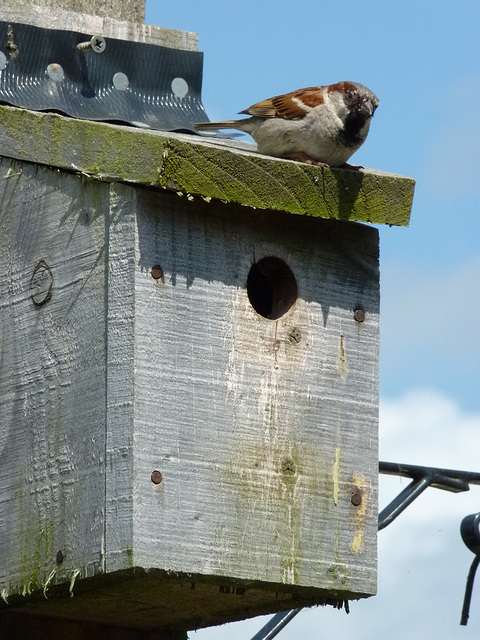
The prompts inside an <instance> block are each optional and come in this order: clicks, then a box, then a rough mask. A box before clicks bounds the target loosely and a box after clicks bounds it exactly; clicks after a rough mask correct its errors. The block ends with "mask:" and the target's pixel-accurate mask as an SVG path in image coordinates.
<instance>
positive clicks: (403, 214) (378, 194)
mask: <svg viewBox="0 0 480 640" xmlns="http://www.w3.org/2000/svg"><path fill="white" fill-rule="evenodd" d="M0 120H1V124H0V143H1V148H2V153H3V154H4V155H5V156H9V157H12V158H17V159H21V160H28V161H33V162H37V163H40V164H46V165H50V166H54V167H59V168H64V169H69V170H74V171H79V172H83V173H86V174H88V175H92V176H95V177H98V178H100V179H104V180H115V181H123V182H130V183H134V184H139V185H148V186H155V187H160V188H163V189H167V190H172V191H175V192H177V193H179V194H181V195H184V196H186V197H187V198H188V197H194V196H200V197H202V198H205V199H207V200H210V199H212V198H213V199H218V200H221V201H223V202H230V203H238V204H242V205H244V206H247V207H253V208H261V209H272V210H275V211H286V212H288V213H292V214H298V215H305V216H313V217H320V218H335V219H339V220H348V221H360V222H362V221H363V222H372V223H379V224H388V225H408V222H409V217H410V211H411V206H412V200H413V191H414V184H415V182H414V180H412V179H411V178H405V177H402V176H396V175H393V174H386V173H384V172H380V171H373V170H367V169H366V170H364V171H358V172H356V171H345V170H342V169H325V170H323V171H322V170H321V169H319V168H318V167H313V166H309V165H306V164H302V163H298V162H292V161H289V160H279V159H276V158H269V157H266V156H262V155H259V154H257V153H256V152H255V151H254V146H249V145H245V144H238V143H235V142H231V141H230V142H228V141H223V142H222V141H220V140H217V141H213V140H212V139H208V140H207V139H205V138H202V137H200V136H194V135H187V134H174V133H164V132H159V131H145V130H140V129H134V128H131V127H121V126H113V125H109V124H104V123H97V122H88V121H83V120H74V119H71V118H65V117H63V116H60V115H56V114H47V113H35V112H29V111H26V110H22V109H16V108H14V107H7V106H1V107H0ZM247 149H248V150H247Z"/></svg>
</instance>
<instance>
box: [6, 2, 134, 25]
mask: <svg viewBox="0 0 480 640" xmlns="http://www.w3.org/2000/svg"><path fill="white" fill-rule="evenodd" d="M35 6H43V7H45V8H46V9H48V11H49V12H50V13H52V14H55V12H57V11H59V10H60V11H67V12H73V13H87V14H91V15H96V16H99V17H103V18H105V17H109V18H116V19H117V20H130V21H131V22H145V0H44V1H43V2H38V0H37V1H35V0H8V2H7V0H1V1H0V9H1V13H2V20H10V19H11V18H10V16H9V17H3V16H4V15H5V13H4V12H5V11H11V12H13V11H17V12H19V13H20V12H24V13H25V14H27V13H28V12H29V11H30V10H31V9H32V8H33V7H35ZM7 15H8V14H7ZM52 17H53V16H52ZM38 26H41V25H38Z"/></svg>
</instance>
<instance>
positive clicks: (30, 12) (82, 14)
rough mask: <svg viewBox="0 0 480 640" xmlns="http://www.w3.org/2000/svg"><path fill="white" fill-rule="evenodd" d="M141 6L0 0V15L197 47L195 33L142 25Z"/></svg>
mask: <svg viewBox="0 0 480 640" xmlns="http://www.w3.org/2000/svg"><path fill="white" fill-rule="evenodd" d="M117 5H118V8H117ZM144 6H145V2H143V1H139V0H136V1H135V2H131V1H130V0H122V1H121V2H116V1H115V2H114V1H113V0H110V1H109V2H105V1H102V2H99V1H97V2H91V1H87V0H82V1H81V2H80V1H78V2H77V0H70V1H68V2H67V1H64V0H62V1H59V0H48V1H46V2H42V3H34V2H32V1H31V0H0V10H1V12H0V16H1V19H2V20H4V21H8V22H12V23H15V22H22V23H24V24H32V25H35V26H36V27H43V28H46V29H62V30H67V31H80V32H82V33H86V34H91V35H94V34H96V35H102V36H105V37H107V38H119V39H120V40H134V41H136V42H146V43H149V44H157V45H162V46H164V47H172V48H174V49H186V50H187V51H196V50H197V47H198V36H197V34H196V33H192V32H189V31H180V30H178V29H166V28H164V27H157V26H153V25H145V24H144V20H145V11H144ZM93 14H95V15H93Z"/></svg>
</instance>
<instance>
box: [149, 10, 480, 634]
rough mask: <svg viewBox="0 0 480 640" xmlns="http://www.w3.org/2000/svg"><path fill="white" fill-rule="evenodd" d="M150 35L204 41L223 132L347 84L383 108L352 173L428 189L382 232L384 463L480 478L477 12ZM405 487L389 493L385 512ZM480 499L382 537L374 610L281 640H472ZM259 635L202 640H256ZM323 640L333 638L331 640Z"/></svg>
mask: <svg viewBox="0 0 480 640" xmlns="http://www.w3.org/2000/svg"><path fill="white" fill-rule="evenodd" d="M146 22H147V24H155V25H158V26H163V27H169V28H175V29H182V30H187V31H195V32H197V33H198V34H199V49H200V50H201V51H203V52H204V55H205V59H204V82H203V103H204V106H205V109H206V111H207V113H208V115H209V117H210V119H212V120H217V119H228V118H232V117H234V116H235V114H236V113H237V112H238V111H240V110H241V109H244V108H246V107H248V106H249V105H251V104H253V103H254V102H257V101H258V100H261V99H263V98H267V97H270V96H272V95H276V94H279V93H284V92H286V91H291V90H293V89H297V88H300V87H304V86H310V85H315V84H329V83H332V82H337V81H339V80H353V81H357V82H361V83H362V84H365V85H366V86H368V87H369V88H370V89H372V90H373V91H374V92H375V93H376V94H377V95H378V97H379V98H380V106H379V108H378V110H377V112H376V114H375V118H374V121H373V123H372V126H371V129H370V134H369V138H368V140H367V142H366V143H365V145H364V146H363V147H362V148H361V149H360V151H359V152H357V154H356V155H355V156H354V157H353V159H352V161H353V162H355V163H357V164H361V165H364V166H368V167H372V168H375V169H381V170H384V171H391V172H393V173H399V174H403V175H407V176H410V177H412V178H415V179H416V180H417V186H416V193H415V199H414V205H413V211H412V219H411V225H410V227H409V228H406V229H404V228H382V229H381V231H380V234H381V236H380V242H381V245H380V246H381V287H382V289H381V292H382V307H381V370H380V379H381V396H382V412H381V432H380V438H381V456H382V458H383V459H390V460H401V461H403V462H415V463H425V464H432V465H437V466H447V467H452V468H471V469H472V470H480V465H479V464H478V460H479V458H480V455H479V454H480V383H479V379H480V376H479V371H478V364H477V363H478V361H479V360H480V339H479V334H480V330H479V326H480V247H479V239H480V211H479V209H480V205H479V202H480V168H479V167H480V163H479V158H480V153H479V149H480V122H479V116H478V113H479V87H480V44H479V36H478V31H479V27H480V3H479V2H478V0H475V1H473V0H470V1H468V0H459V1H458V2H445V1H444V0H438V1H437V2H433V1H431V0H422V2H418V1H415V2H414V1H411V0H403V1H402V2H397V3H388V2H384V1H381V2H380V1H376V0H375V1H368V0H367V2H363V3H361V2H353V1H351V0H342V2H331V1H330V2H323V1H321V0H315V1H312V0H303V1H302V2H298V3H292V2H285V0H277V1H276V2H272V1H271V0H263V2H257V1H256V2H253V1H251V0H244V2H243V3H241V4H238V3H229V2H225V1H224V2H219V1H218V0H205V1H204V2H198V1H196V2H192V1H188V0H176V2H171V3H163V2H162V3H160V2H153V1H147V3H146ZM403 486H404V482H401V481H399V480H394V481H393V484H392V482H389V483H388V486H387V484H386V483H385V482H384V481H382V497H381V500H383V501H385V500H386V499H387V495H389V492H390V493H391V492H393V493H395V492H398V491H399V490H400V489H401V488H402V487H403ZM479 509H480V487H478V488H473V489H472V490H471V491H470V492H469V493H467V494H464V495H461V496H458V495H455V496H452V495H450V494H445V493H443V492H439V491H435V490H430V491H429V492H427V494H425V495H424V496H422V497H421V498H420V499H419V500H418V501H417V503H416V504H415V505H414V506H413V507H410V508H409V510H407V512H406V513H405V514H404V515H403V516H401V518H399V520H398V521H396V522H395V523H394V524H392V525H391V526H390V527H389V528H388V529H386V530H385V531H382V533H381V534H380V535H379V543H380V550H379V595H378V596H377V597H375V598H372V599H370V600H369V601H367V602H362V603H358V604H356V605H353V607H352V613H351V614H350V616H345V615H344V614H341V613H340V612H338V611H332V612H330V611H328V610H321V609H314V610H312V611H309V612H307V613H302V614H301V615H299V616H297V618H296V619H295V620H294V621H293V622H292V623H291V624H290V625H288V627H286V629H285V630H284V631H283V632H282V633H281V634H280V635H279V638H281V639H282V640H289V639H292V640H293V639H294V638H295V639H297V638H305V640H308V639H309V638H312V639H313V638H324V637H325V638H329V637H332V635H333V634H335V638H336V640H342V638H349V640H350V639H352V640H364V639H365V640H366V639H367V638H368V639H369V640H372V639H374V638H377V637H378V638H379V637H383V636H384V634H385V632H386V629H387V628H390V631H389V637H390V640H397V639H400V638H404V637H407V636H408V637H409V638H411V639H416V638H419V639H420V638H421V639H422V640H428V639H429V638H435V639H436V640H442V639H444V640H447V639H448V640H456V639H457V638H462V640H469V639H470V638H472V639H473V638H478V636H479V633H480V579H479V585H477V589H476V592H475V593H476V595H475V594H474V601H473V604H472V612H471V618H470V622H469V624H468V626H467V627H466V628H462V627H460V626H459V625H458V620H459V616H460V609H461V601H462V597H463V588H464V580H465V578H466V574H467V570H468V567H469V565H470V562H471V559H472V558H473V556H472V554H471V553H470V552H469V551H467V550H466V549H465V548H464V547H463V543H462V542H461V539H460V536H459V534H458V526H459V523H460V520H461V518H462V517H463V515H466V514H468V513H471V512H473V511H477V510H479ZM260 626H261V622H260V621H259V620H255V621H249V622H242V623H239V624H236V625H230V627H229V628H228V630H227V629H226V628H217V629H210V630H205V631H201V632H198V633H197V634H192V637H193V638H196V639H198V640H216V639H217V638H225V637H228V638H229V639H231V640H236V638H242V639H243V638H249V637H251V636H252V635H253V633H255V632H256V631H257V630H258V628H259V627H260ZM323 632H324V635H323Z"/></svg>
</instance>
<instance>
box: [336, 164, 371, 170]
mask: <svg viewBox="0 0 480 640" xmlns="http://www.w3.org/2000/svg"><path fill="white" fill-rule="evenodd" d="M338 168H339V169H348V171H360V169H364V168H365V167H362V165H361V164H348V162H344V163H343V164H341V165H340V166H339V167H338Z"/></svg>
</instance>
